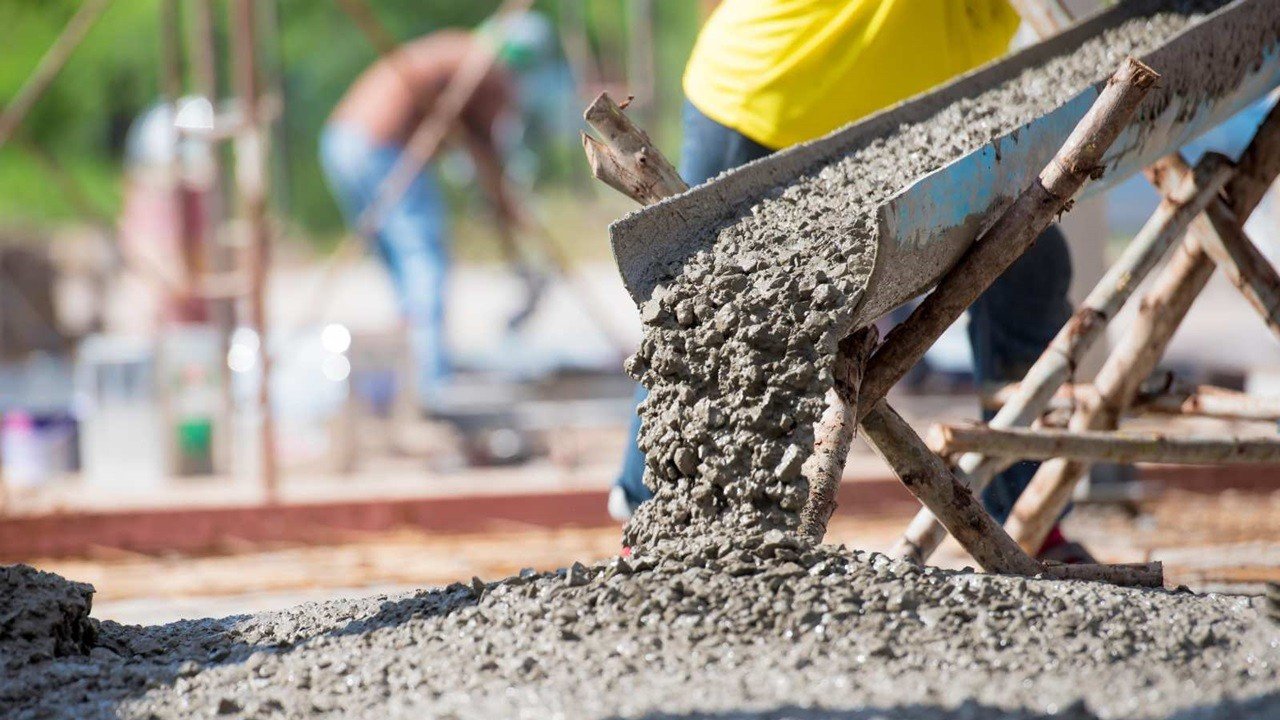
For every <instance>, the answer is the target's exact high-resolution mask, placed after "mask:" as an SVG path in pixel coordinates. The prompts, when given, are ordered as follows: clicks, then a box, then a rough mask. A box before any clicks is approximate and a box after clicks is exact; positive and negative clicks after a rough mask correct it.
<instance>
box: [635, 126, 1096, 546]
mask: <svg viewBox="0 0 1280 720" xmlns="http://www.w3.org/2000/svg"><path fill="white" fill-rule="evenodd" d="M683 125H684V143H683V146H682V148H681V154H680V174H681V176H682V177H683V178H684V179H685V181H686V182H688V183H689V185H690V186H693V185H698V184H700V183H702V182H705V181H706V180H708V179H710V178H712V177H714V176H716V175H718V174H720V173H722V172H724V171H726V170H729V169H732V168H734V167H737V166H739V165H743V164H745V163H748V162H750V161H752V160H755V159H757V158H761V157H764V156H765V155H768V154H769V153H770V152H772V151H771V150H769V149H768V148H766V147H764V146H763V145H760V144H759V143H756V142H754V141H752V140H751V139H750V138H747V137H745V136H744V135H742V133H739V132H737V131H736V130H732V129H730V128H727V127H725V126H723V125H721V124H719V123H717V122H716V121H714V120H712V119H711V118H708V117H707V116H706V115H703V114H702V113H701V112H699V111H698V109H697V108H695V107H694V106H693V105H691V104H689V103H688V102H686V103H685V106H684V117H683ZM1070 285H1071V256H1070V254H1069V253H1068V251H1067V243H1066V238H1065V237H1063V235H1062V231H1060V230H1059V229H1058V228H1057V227H1056V226H1050V227H1049V229H1047V230H1045V231H1044V233H1042V234H1041V235H1040V237H1039V238H1037V239H1036V242H1035V244H1034V245H1032V246H1031V249H1030V250H1028V251H1027V252H1026V254H1024V255H1023V256H1022V257H1021V258H1019V259H1018V260H1017V262H1015V263H1014V264H1013V266H1012V267H1010V268H1009V269H1008V270H1007V271H1006V272H1005V273H1004V274H1003V275H1001V276H1000V278H999V279H997V280H996V281H995V283H993V284H992V286H991V287H990V288H988V289H987V291H986V292H985V293H983V294H982V296H981V297H979V298H978V300H977V301H976V302H975V303H974V304H973V306H972V307H970V308H969V342H970V344H971V345H972V347H973V359H974V380H975V381H976V382H977V383H978V384H979V385H980V386H982V385H991V384H1003V383H1009V382H1016V381H1018V380H1021V379H1022V376H1023V375H1024V374H1025V373H1026V371H1027V369H1029V368H1030V367H1031V364H1032V363H1034V362H1035V361H1036V359H1037V358H1039V357H1040V353H1041V352H1043V351H1044V349H1045V347H1047V346H1048V344H1049V342H1050V341H1051V340H1052V339H1053V336H1054V335H1056V334H1057V332H1058V330H1059V328H1061V327H1062V326H1063V325H1064V324H1065V323H1066V321H1067V320H1068V318H1070V317H1071V301H1070V300H1069V299H1068V297H1067V291H1068V288H1069V287H1070ZM645 395H646V391H645V389H644V388H643V387H637V390H636V403H637V404H639V403H640V402H641V401H642V400H644V398H645ZM988 419H989V416H988ZM639 434H640V418H639V416H638V415H637V416H636V417H635V418H634V419H633V420H632V423H631V428H630V437H629V443H628V446H627V449H626V452H625V455H624V457H623V463H622V472H621V473H619V475H618V478H617V480H616V484H617V485H619V486H620V487H622V488H623V491H624V492H625V493H626V496H627V500H628V502H630V503H631V504H632V505H633V506H635V505H638V504H640V503H641V502H643V501H645V500H647V499H648V498H650V497H652V495H653V494H652V492H650V490H649V488H647V487H645V485H644V453H643V452H641V451H640V448H639V447H638V446H637V443H636V441H637V438H638V436H639ZM1038 465H1039V463H1035V462H1021V463H1018V464H1017V465H1014V466H1013V467H1011V468H1009V469H1008V470H1006V471H1005V472H1003V473H1001V474H1000V475H998V476H996V478H995V479H994V480H993V481H992V482H991V484H990V485H988V486H987V488H986V490H985V491H984V492H983V493H982V502H983V505H984V506H985V507H986V508H987V511H988V512H990V513H991V514H992V516H994V517H995V518H996V520H997V521H999V522H1001V523H1003V522H1004V521H1005V519H1007V518H1008V516H1009V512H1010V510H1012V509H1013V504H1014V502H1015V501H1016V500H1017V499H1018V496H1019V495H1021V494H1022V491H1023V490H1025V489H1026V487H1027V485H1028V484H1029V483H1030V482H1031V478H1032V476H1033V475H1035V471H1036V468H1037V467H1038Z"/></svg>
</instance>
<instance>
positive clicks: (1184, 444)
mask: <svg viewBox="0 0 1280 720" xmlns="http://www.w3.org/2000/svg"><path fill="white" fill-rule="evenodd" d="M929 447H930V448H932V449H933V451H934V452H936V453H938V454H939V455H941V456H943V457H948V456H951V455H955V454H956V453H962V452H980V453H982V454H984V455H994V456H998V457H1007V458H1020V459H1025V460H1048V459H1050V458H1071V459H1076V460H1088V461H1090V462H1115V463H1137V462H1146V463H1168V464H1176V465H1214V464H1223V465H1233V464H1254V463H1274V462H1280V439H1276V438H1244V437H1238V436H1223V437H1218V436H1215V437H1204V436H1195V435H1192V436H1182V437H1179V436H1176V435H1166V434H1164V433H1125V432H1111V431H1097V430H1058V429H1050V428H1041V429H1038V430H1031V429H1028V428H1010V429H998V428H991V427H987V426H986V425H952V424H945V425H934V426H933V428H932V429H931V430H930V432H929Z"/></svg>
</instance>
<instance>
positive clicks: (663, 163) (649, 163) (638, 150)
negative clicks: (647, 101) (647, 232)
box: [582, 93, 689, 205]
mask: <svg viewBox="0 0 1280 720" xmlns="http://www.w3.org/2000/svg"><path fill="white" fill-rule="evenodd" d="M582 116H583V118H584V119H585V120H586V121H587V124H588V125H590V126H591V127H592V129H594V130H595V131H596V132H598V133H600V137H601V138H603V142H602V141H601V140H597V139H596V138H593V137H591V136H590V135H588V134H586V133H583V134H582V149H583V151H585V152H586V153H587V161H588V162H589V163H591V174H592V175H594V176H595V178H596V179H597V180H600V181H603V182H604V183H605V184H606V185H608V186H609V187H611V188H613V189H614V190H617V191H618V192H620V193H622V194H623V195H626V196H627V197H629V198H631V199H632V200H635V201H636V202H638V203H640V204H641V205H651V204H653V203H655V202H658V201H659V200H661V199H663V198H665V197H668V196H671V195H678V194H679V193H682V192H684V191H685V190H688V189H689V186H688V185H687V184H686V183H685V181H684V180H682V179H681V178H680V174H679V173H678V172H676V168H675V166H674V165H672V164H671V162H670V161H668V160H667V158H666V157H665V156H663V154H662V153H661V152H660V151H659V150H658V148H657V147H656V146H654V144H653V141H652V140H650V139H649V135H648V133H646V132H645V131H644V130H641V129H640V128H639V127H637V126H636V124H635V123H633V122H631V118H629V117H627V114H626V113H624V112H623V111H622V108H621V107H619V106H618V104H617V103H615V102H614V101H613V98H611V97H609V94H608V93H600V95H599V96H598V97H597V98H596V99H595V100H594V101H593V102H592V103H591V104H590V105H588V106H587V110H586V112H584V113H583V115H582Z"/></svg>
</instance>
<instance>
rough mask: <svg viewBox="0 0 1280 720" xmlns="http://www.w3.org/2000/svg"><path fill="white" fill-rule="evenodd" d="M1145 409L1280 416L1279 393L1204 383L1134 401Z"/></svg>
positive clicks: (1227, 417)
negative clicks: (1261, 393) (1264, 394)
mask: <svg viewBox="0 0 1280 720" xmlns="http://www.w3.org/2000/svg"><path fill="white" fill-rule="evenodd" d="M1134 405H1135V407H1137V408H1138V409H1139V410H1142V411H1143V412H1150V413H1159V414H1166V415H1193V416H1198V417H1209V418H1221V419H1224V420H1258V421H1262V422H1275V421H1277V420H1280V397H1260V396H1254V395H1248V394H1245V393H1242V392H1237V391H1235V390H1226V389H1224V388H1216V387H1212V386H1209V385H1201V386H1199V387H1196V388H1193V389H1191V390H1187V391H1181V392H1178V391H1174V392H1167V393H1161V394H1158V395H1142V394H1139V396H1138V398H1137V399H1136V400H1135V401H1134Z"/></svg>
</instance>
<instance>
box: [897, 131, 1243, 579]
mask: <svg viewBox="0 0 1280 720" xmlns="http://www.w3.org/2000/svg"><path fill="white" fill-rule="evenodd" d="M1232 172H1233V168H1232V164H1231V161H1230V160H1229V159H1227V158H1226V157H1224V156H1222V155H1219V154H1217V153H1210V154H1207V155H1205V157H1204V159H1203V160H1201V162H1200V164H1199V166H1198V167H1197V168H1196V172H1195V173H1188V174H1187V176H1186V177H1185V178H1182V181H1181V182H1179V183H1178V184H1177V187H1176V188H1174V190H1173V192H1171V193H1170V195H1169V197H1167V198H1165V199H1164V200H1162V201H1161V203H1160V205H1159V206H1158V207H1157V208H1156V211H1155V213H1154V214H1152V216H1151V218H1150V219H1149V220H1148V221H1147V223H1146V224H1145V225H1143V227H1142V229H1141V230H1140V231H1139V232H1138V234H1137V235H1136V236H1135V237H1134V239H1133V241H1132V242H1130V243H1129V245H1128V246H1127V247H1126V248H1125V250H1124V253H1123V254H1122V255H1121V256H1120V258H1119V259H1117V260H1116V262H1115V263H1114V264H1113V265H1112V266H1111V267H1110V268H1109V269H1108V270H1107V273H1106V274H1105V275H1104V276H1103V277H1102V279H1101V280H1099V281H1098V284H1097V285H1096V286H1095V287H1094V288H1093V290H1092V291H1091V292H1090V293H1089V295H1088V297H1086V298H1085V299H1084V302H1083V303H1081V305H1080V307H1079V308H1078V309H1077V310H1076V311H1075V313H1074V314H1073V315H1072V317H1071V319H1070V320H1069V321H1068V322H1067V324H1066V325H1064V326H1063V328H1062V329H1061V330H1059V331H1058V334H1057V335H1056V336H1055V337H1054V339H1053V340H1052V341H1051V342H1050V343H1049V346H1048V347H1047V348H1045V351H1044V352H1043V353H1042V354H1041V355H1040V357H1039V359H1037V360H1036V362H1035V364H1033V365H1032V366H1031V368H1030V369H1029V370H1028V371H1027V374H1026V377H1025V378H1024V379H1023V380H1022V382H1021V383H1019V385H1018V391H1017V392H1016V393H1015V394H1014V396H1013V397H1012V398H1010V399H1009V400H1008V402H1006V403H1005V404H1004V406H1003V407H1001V408H1000V410H999V412H997V413H996V415H995V417H993V418H992V419H991V422H990V425H991V427H994V428H1013V427H1025V426H1027V425H1030V424H1031V423H1032V422H1033V421H1034V420H1035V419H1036V418H1037V417H1039V416H1040V415H1041V414H1042V413H1043V412H1044V410H1045V408H1046V407H1047V406H1048V404H1049V402H1050V400H1052V399H1053V396H1054V393H1056V392H1057V391H1058V388H1059V387H1061V386H1062V384H1063V383H1065V382H1067V381H1068V380H1070V379H1071V376H1072V375H1074V374H1075V369H1076V366H1077V364H1078V363H1079V362H1080V360H1081V358H1083V357H1084V356H1085V355H1086V354H1087V353H1088V352H1089V351H1090V350H1091V349H1092V348H1093V346H1094V345H1095V344H1096V343H1097V341H1098V340H1100V339H1101V338H1103V337H1105V336H1106V328H1107V323H1108V322H1110V321H1111V320H1112V319H1113V318H1114V317H1115V316H1116V313H1118V312H1119V311H1120V309H1121V308H1122V307H1124V304H1125V303H1126V302H1128V300H1129V298H1130V296H1132V295H1133V292H1134V291H1135V290H1136V289H1137V288H1138V285H1139V284H1141V282H1142V281H1143V280H1144V279H1145V278H1146V277H1147V275H1149V274H1150V273H1151V271H1152V270H1153V269H1154V268H1155V267H1156V265H1157V264H1158V263H1159V262H1160V261H1161V260H1162V259H1163V258H1164V257H1165V256H1166V255H1167V254H1168V253H1169V249H1170V248H1171V247H1172V246H1173V245H1174V244H1175V243H1177V242H1178V240H1179V238H1181V237H1182V235H1183V234H1184V233H1185V232H1186V229H1187V227H1188V225H1189V224H1190V223H1191V221H1192V220H1193V219H1194V218H1195V217H1196V216H1197V215H1199V214H1200V213H1201V212H1202V211H1203V210H1204V208H1205V207H1206V206H1208V205H1209V203H1210V202H1211V201H1213V200H1214V199H1215V198H1216V197H1217V194H1218V192H1219V191H1220V190H1221V189H1222V187H1223V186H1224V185H1225V184H1226V183H1227V181H1228V180H1229V179H1230V177H1231V175H1232ZM1015 461H1016V459H1014V458H1008V457H983V456H982V455H980V454H976V453H970V454H967V455H965V456H964V457H962V458H960V460H959V463H958V469H957V472H958V474H959V475H960V476H961V478H962V479H963V480H964V481H965V482H966V483H967V484H968V485H969V486H970V487H972V488H974V489H975V491H981V490H982V489H983V488H985V487H986V486H987V484H988V483H990V482H991V480H992V478H994V477H995V476H996V474H998V473H999V472H1000V471H1002V470H1004V469H1005V468H1007V467H1009V465H1011V464H1013V462H1015ZM945 537H946V535H945V533H944V532H943V529H942V527H941V526H940V525H939V524H938V523H937V521H936V519H934V518H932V517H930V516H929V514H928V510H927V508H926V509H924V510H922V511H921V512H920V513H919V514H917V515H916V518H915V519H914V520H912V522H911V524H910V525H909V526H908V528H907V530H906V532H905V533H904V534H903V538H902V540H901V541H900V542H899V543H898V544H897V546H895V549H894V552H895V553H896V554H901V555H902V556H905V557H910V558H912V559H914V560H916V561H918V562H919V561H923V560H924V559H925V558H927V557H928V556H929V555H930V554H931V553H932V552H933V551H934V550H935V549H936V548H937V547H938V545H939V544H940V543H941V542H942V540H943V539H944V538H945Z"/></svg>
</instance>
